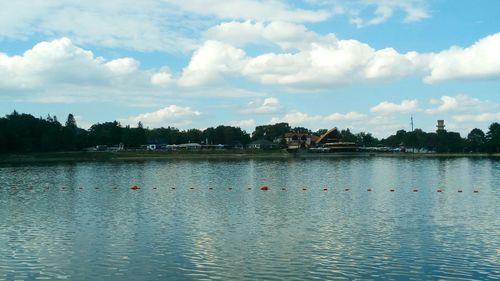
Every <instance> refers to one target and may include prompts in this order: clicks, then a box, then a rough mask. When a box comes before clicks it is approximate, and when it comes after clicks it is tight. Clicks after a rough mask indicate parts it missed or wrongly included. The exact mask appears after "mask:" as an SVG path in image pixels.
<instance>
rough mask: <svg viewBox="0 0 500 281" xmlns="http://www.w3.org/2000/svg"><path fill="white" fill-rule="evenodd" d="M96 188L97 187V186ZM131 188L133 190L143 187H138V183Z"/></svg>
mask: <svg viewBox="0 0 500 281" xmlns="http://www.w3.org/2000/svg"><path fill="white" fill-rule="evenodd" d="M96 189H97V187H96ZM130 189H132V190H138V189H141V188H140V187H138V186H137V185H134V186H132V187H131V188H130Z"/></svg>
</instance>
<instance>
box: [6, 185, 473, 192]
mask: <svg viewBox="0 0 500 281" xmlns="http://www.w3.org/2000/svg"><path fill="white" fill-rule="evenodd" d="M12 189H14V190H15V189H16V187H12ZM28 189H29V190H33V187H29V188H28ZM45 189H46V190H48V189H49V187H46V188H45ZM78 189H80V190H81V189H83V187H79V188H78ZM95 189H96V190H98V189H99V187H95ZM113 189H114V190H117V189H118V187H113ZM130 189H131V190H139V189H141V188H140V187H139V186H137V185H134V186H132V187H131V188H130ZM153 189H154V190H156V189H158V188H157V187H153ZM175 189H176V188H175V187H172V190H175ZM189 189H190V190H194V189H195V188H194V187H190V188H189ZM208 189H209V190H213V187H209V188H208ZM61 190H66V187H61ZM228 190H229V191H231V190H233V188H232V187H229V188H228ZM247 190H252V188H251V187H249V188H247ZM260 190H262V191H268V190H269V186H267V185H264V186H261V187H260ZM281 190H282V191H287V188H286V187H282V188H281ZM349 190H350V189H349V188H345V189H344V191H349ZM302 191H307V188H305V187H303V188H302ZM323 191H328V188H326V187H325V188H323ZM366 191H368V192H370V191H373V189H371V188H368V189H367V190H366ZM389 191H390V192H395V191H396V189H394V188H391V189H389ZM443 191H444V190H443V189H440V188H438V189H437V190H436V192H438V193H442V192H443ZM412 192H418V189H416V188H414V189H412ZM457 192H459V193H463V190H462V189H459V190H457ZM473 192H474V193H479V190H477V189H475V190H473Z"/></svg>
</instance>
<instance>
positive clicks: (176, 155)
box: [0, 150, 500, 163]
mask: <svg viewBox="0 0 500 281" xmlns="http://www.w3.org/2000/svg"><path fill="white" fill-rule="evenodd" d="M336 157H406V158H432V157H440V158H442V157H495V158H500V154H499V153H497V154H483V153H428V154H419V153H415V154H414V153H368V152H352V153H304V154H298V155H294V154H290V153H288V152H286V151H282V150H272V151H259V150H256V151H249V150H238V151H233V150H223V151H173V152H172V151H168V152H167V151H120V152H107V151H106V152H100V151H90V152H84V151H81V152H50V153H25V154H4V155H0V163H30V162H34V163H36V162H81V161H134V160H135V161H137V160H169V159H172V160H183V159H186V160H189V159H193V160H195V159H200V160H203V159H229V160H230V159H287V158H299V159H301V158H304V159H315V158H336Z"/></svg>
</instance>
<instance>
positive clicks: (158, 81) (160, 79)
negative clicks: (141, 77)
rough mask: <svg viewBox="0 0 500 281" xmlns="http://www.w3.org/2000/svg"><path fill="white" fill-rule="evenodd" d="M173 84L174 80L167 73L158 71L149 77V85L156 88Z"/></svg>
mask: <svg viewBox="0 0 500 281" xmlns="http://www.w3.org/2000/svg"><path fill="white" fill-rule="evenodd" d="M174 82H175V80H174V79H173V77H172V74H171V73H170V72H167V71H160V72H158V73H155V74H153V76H151V83H152V84H153V85H156V86H169V85H172V84H173V83H174Z"/></svg>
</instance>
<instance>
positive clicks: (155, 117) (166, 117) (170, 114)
mask: <svg viewBox="0 0 500 281" xmlns="http://www.w3.org/2000/svg"><path fill="white" fill-rule="evenodd" d="M201 115H202V114H201V112H199V111H196V110H193V109H192V108H191V107H189V106H187V107H182V106H178V105H170V106H167V107H164V108H162V109H159V110H157V111H153V112H147V113H142V114H139V115H136V116H131V117H128V118H125V119H120V120H119V121H120V122H121V123H123V124H129V125H137V124H138V123H139V122H142V123H143V124H144V126H151V127H160V126H163V127H167V126H187V125H189V124H191V123H192V122H193V119H196V118H199V117H200V116H201Z"/></svg>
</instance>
